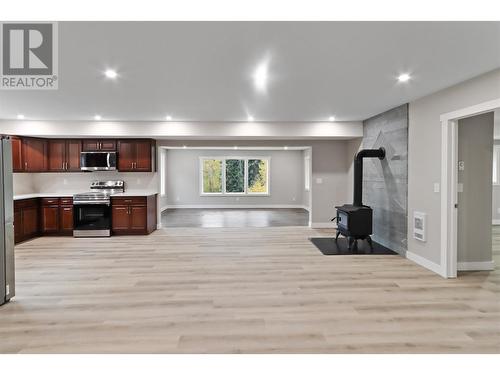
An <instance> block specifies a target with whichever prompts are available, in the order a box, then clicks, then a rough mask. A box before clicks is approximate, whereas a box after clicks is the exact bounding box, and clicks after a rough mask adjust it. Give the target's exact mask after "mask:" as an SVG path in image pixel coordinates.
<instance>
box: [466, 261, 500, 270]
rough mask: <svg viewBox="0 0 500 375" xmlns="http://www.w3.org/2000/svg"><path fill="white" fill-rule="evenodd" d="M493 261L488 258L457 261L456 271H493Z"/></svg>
mask: <svg viewBox="0 0 500 375" xmlns="http://www.w3.org/2000/svg"><path fill="white" fill-rule="evenodd" d="M494 269H495V262H494V261H492V260H490V261H487V262H458V264H457V270H458V271H493V270H494Z"/></svg>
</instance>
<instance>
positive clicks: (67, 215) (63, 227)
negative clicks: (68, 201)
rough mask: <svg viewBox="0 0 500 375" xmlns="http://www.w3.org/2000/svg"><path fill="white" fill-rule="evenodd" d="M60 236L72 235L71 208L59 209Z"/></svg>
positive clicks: (63, 207) (62, 207)
mask: <svg viewBox="0 0 500 375" xmlns="http://www.w3.org/2000/svg"><path fill="white" fill-rule="evenodd" d="M59 220H60V228H59V229H60V231H61V234H67V235H73V206H61V207H59Z"/></svg>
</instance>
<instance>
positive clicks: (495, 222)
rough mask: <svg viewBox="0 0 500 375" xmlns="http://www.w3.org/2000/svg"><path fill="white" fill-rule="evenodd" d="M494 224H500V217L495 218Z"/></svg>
mask: <svg viewBox="0 0 500 375" xmlns="http://www.w3.org/2000/svg"><path fill="white" fill-rule="evenodd" d="M492 225H500V220H498V219H493V223H492Z"/></svg>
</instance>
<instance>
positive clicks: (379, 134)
mask: <svg viewBox="0 0 500 375" xmlns="http://www.w3.org/2000/svg"><path fill="white" fill-rule="evenodd" d="M363 134H364V136H363V148H379V147H384V148H385V151H386V157H385V159H384V160H379V159H371V158H370V159H365V160H364V167H363V203H364V204H366V205H368V206H371V207H372V208H373V239H374V240H375V241H377V242H378V243H380V244H382V245H384V246H386V247H388V248H390V249H392V250H394V251H398V252H400V253H404V252H405V251H406V249H407V245H406V244H407V218H408V214H407V191H408V105H407V104H404V105H402V106H399V107H397V108H394V109H391V110H389V111H387V112H384V113H381V114H379V115H377V116H374V117H372V118H370V119H368V120H366V121H364V122H363Z"/></svg>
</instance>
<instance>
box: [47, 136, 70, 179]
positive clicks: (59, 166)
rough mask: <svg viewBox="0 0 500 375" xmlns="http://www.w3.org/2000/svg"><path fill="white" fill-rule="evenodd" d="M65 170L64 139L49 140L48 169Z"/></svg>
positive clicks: (53, 170) (54, 170)
mask: <svg viewBox="0 0 500 375" xmlns="http://www.w3.org/2000/svg"><path fill="white" fill-rule="evenodd" d="M65 170H66V141H65V140H64V139H52V140H50V141H49V171H52V172H59V171H61V172H62V171H65Z"/></svg>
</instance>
